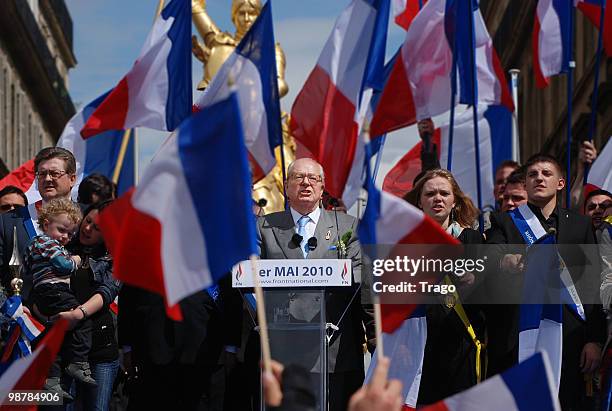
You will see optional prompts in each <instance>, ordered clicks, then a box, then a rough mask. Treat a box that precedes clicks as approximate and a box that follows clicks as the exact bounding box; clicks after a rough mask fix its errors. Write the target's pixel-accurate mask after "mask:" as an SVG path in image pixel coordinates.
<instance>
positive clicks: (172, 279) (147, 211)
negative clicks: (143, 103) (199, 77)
mask: <svg viewBox="0 0 612 411" xmlns="http://www.w3.org/2000/svg"><path fill="white" fill-rule="evenodd" d="M211 194H212V196H213V197H211ZM251 204H252V199H251V175H250V173H249V165H248V161H247V152H246V148H245V146H244V139H243V132H242V124H241V120H240V109H239V104H238V100H237V97H236V96H235V95H234V94H233V93H232V94H230V96H229V97H228V98H227V99H226V100H222V101H220V102H218V103H215V104H212V105H210V106H207V107H205V108H203V109H202V110H201V111H199V112H198V113H196V114H194V115H193V116H192V117H190V118H189V119H187V120H186V121H185V122H184V123H183V124H182V125H181V126H180V127H179V130H178V133H177V134H176V137H175V138H173V139H171V140H168V141H167V142H166V144H165V145H164V146H162V148H161V149H160V151H158V153H157V155H156V157H155V158H154V159H153V161H152V162H151V164H150V165H149V166H148V167H147V169H146V171H145V173H144V176H143V177H142V180H141V181H140V183H139V185H138V187H137V188H136V189H135V190H133V191H130V192H128V193H127V194H125V195H123V196H122V197H121V198H119V199H118V200H116V201H115V202H114V203H113V204H112V205H111V206H109V207H108V208H107V209H105V210H104V212H102V213H101V215H100V221H99V225H100V228H101V230H102V233H103V235H104V238H105V240H106V244H107V245H108V247H109V250H110V251H111V254H112V255H113V259H114V274H115V276H116V277H117V279H119V280H121V281H123V282H125V283H127V284H131V285H133V286H136V287H140V288H144V289H146V290H149V291H151V292H154V293H158V294H160V295H162V296H163V297H164V298H165V301H166V304H167V306H168V307H169V309H168V314H169V316H170V317H171V318H173V319H176V320H180V319H181V318H182V314H181V313H180V309H179V308H178V306H176V304H177V303H178V302H179V301H180V300H181V299H183V298H184V297H187V296H189V295H191V294H193V293H195V292H197V291H200V290H203V289H204V288H206V287H208V286H210V285H213V282H215V281H216V280H217V279H219V278H220V277H221V276H223V275H225V274H226V273H229V272H230V271H231V268H232V267H233V266H234V265H235V264H236V263H237V262H239V261H243V260H245V259H248V258H249V256H251V255H253V254H255V253H256V242H255V220H254V216H253V212H252V209H251Z"/></svg>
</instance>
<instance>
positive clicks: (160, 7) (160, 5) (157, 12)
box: [153, 0, 164, 21]
mask: <svg viewBox="0 0 612 411" xmlns="http://www.w3.org/2000/svg"><path fill="white" fill-rule="evenodd" d="M163 9H164V0H159V2H158V3H157V9H156V10H155V19H153V21H155V20H157V18H158V17H159V15H160V14H161V12H162V10H163Z"/></svg>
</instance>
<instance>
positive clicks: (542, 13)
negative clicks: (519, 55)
mask: <svg viewBox="0 0 612 411" xmlns="http://www.w3.org/2000/svg"><path fill="white" fill-rule="evenodd" d="M552 1H553V0H539V1H538V6H537V9H536V13H537V18H538V20H539V21H540V33H539V34H538V45H539V47H538V51H539V57H540V67H541V69H542V74H543V75H544V77H550V76H552V75H555V74H557V73H559V72H560V71H561V65H562V63H563V62H562V60H563V45H562V44H563V40H562V38H561V23H560V21H559V16H558V15H557V13H556V12H555V9H554V7H553V4H552Z"/></svg>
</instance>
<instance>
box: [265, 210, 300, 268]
mask: <svg viewBox="0 0 612 411" xmlns="http://www.w3.org/2000/svg"><path fill="white" fill-rule="evenodd" d="M272 231H273V232H274V236H275V237H276V241H277V242H278V246H279V247H280V249H281V250H282V251H283V254H285V257H287V258H288V259H301V258H304V254H303V253H302V249H301V248H300V247H299V246H297V247H296V246H295V244H293V242H292V241H291V238H292V237H293V234H295V223H294V222H293V217H292V216H291V212H290V211H285V215H284V217H283V220H282V222H281V224H279V225H278V226H276V227H272Z"/></svg>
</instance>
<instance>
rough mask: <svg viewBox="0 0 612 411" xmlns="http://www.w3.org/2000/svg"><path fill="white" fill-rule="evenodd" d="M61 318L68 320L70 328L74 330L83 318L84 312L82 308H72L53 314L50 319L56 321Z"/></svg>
mask: <svg viewBox="0 0 612 411" xmlns="http://www.w3.org/2000/svg"><path fill="white" fill-rule="evenodd" d="M60 318H63V319H64V320H66V321H67V322H68V329H69V330H72V329H73V328H74V327H76V325H77V324H78V323H79V321H81V320H82V319H83V313H82V312H81V310H76V309H75V310H70V311H62V312H61V313H58V314H55V315H53V316H51V318H50V320H51V321H53V322H56V321H57V320H59V319H60Z"/></svg>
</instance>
